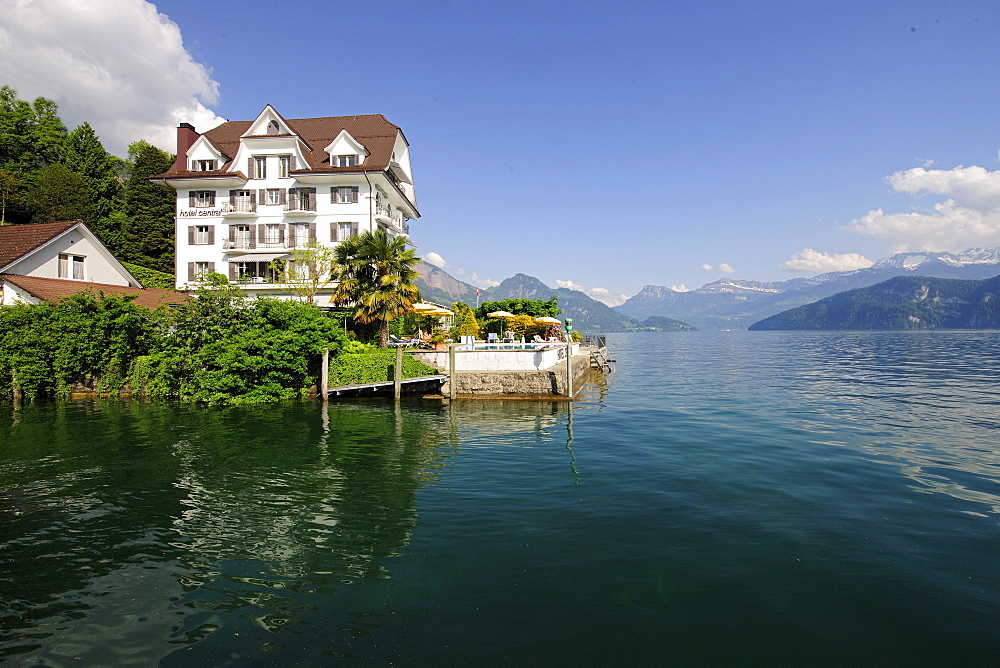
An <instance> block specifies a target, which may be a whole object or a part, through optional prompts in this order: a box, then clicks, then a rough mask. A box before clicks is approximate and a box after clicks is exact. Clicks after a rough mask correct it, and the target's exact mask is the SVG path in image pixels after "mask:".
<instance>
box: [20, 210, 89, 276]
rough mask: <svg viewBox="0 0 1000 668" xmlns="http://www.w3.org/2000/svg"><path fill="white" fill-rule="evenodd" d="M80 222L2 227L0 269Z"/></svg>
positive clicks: (63, 221) (67, 221) (61, 221)
mask: <svg viewBox="0 0 1000 668" xmlns="http://www.w3.org/2000/svg"><path fill="white" fill-rule="evenodd" d="M82 222H83V221H82V220H60V221H57V222H54V223H32V224H29V225H4V226H2V227H0V269H2V268H3V267H6V266H7V265H9V264H11V263H12V262H14V261H16V260H20V259H21V258H22V257H24V256H25V255H27V254H28V253H30V252H31V251H33V250H35V249H36V248H38V247H39V246H42V245H43V244H45V243H47V242H49V241H51V240H52V239H54V238H56V237H57V236H59V235H60V234H62V233H63V232H65V231H67V230H68V229H70V228H71V227H74V226H75V225H78V224H80V223H82Z"/></svg>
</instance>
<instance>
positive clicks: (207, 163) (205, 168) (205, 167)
mask: <svg viewBox="0 0 1000 668" xmlns="http://www.w3.org/2000/svg"><path fill="white" fill-rule="evenodd" d="M192 162H193V163H194V164H193V171H196V172H211V171H214V170H215V165H216V162H215V160H192Z"/></svg>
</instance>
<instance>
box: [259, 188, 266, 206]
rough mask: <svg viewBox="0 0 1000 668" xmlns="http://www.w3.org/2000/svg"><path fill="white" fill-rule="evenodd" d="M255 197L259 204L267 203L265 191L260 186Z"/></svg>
mask: <svg viewBox="0 0 1000 668" xmlns="http://www.w3.org/2000/svg"><path fill="white" fill-rule="evenodd" d="M257 199H258V200H259V201H260V203H261V204H267V191H266V190H264V189H263V188H261V189H260V190H258V191H257Z"/></svg>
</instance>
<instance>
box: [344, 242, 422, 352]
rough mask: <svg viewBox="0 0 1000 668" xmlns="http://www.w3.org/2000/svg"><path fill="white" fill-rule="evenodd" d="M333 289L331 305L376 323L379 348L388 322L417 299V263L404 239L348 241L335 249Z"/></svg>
mask: <svg viewBox="0 0 1000 668" xmlns="http://www.w3.org/2000/svg"><path fill="white" fill-rule="evenodd" d="M335 257H336V260H337V265H338V266H337V267H336V269H335V270H334V278H335V279H336V280H337V287H336V289H335V291H334V294H333V301H334V302H335V303H338V304H351V305H353V309H354V318H355V319H356V320H358V321H359V322H362V323H369V322H377V323H378V325H379V345H381V346H382V347H383V348H385V347H386V346H387V345H388V342H389V321H390V320H392V319H393V318H397V317H399V316H400V315H403V314H404V313H407V312H408V311H410V310H411V309H412V308H413V304H414V302H416V301H417V299H419V296H420V291H419V290H418V289H417V286H416V283H415V281H416V280H417V276H418V274H417V272H416V270H415V269H414V268H413V267H414V266H415V265H416V264H418V263H419V262H420V258H418V257H416V256H415V255H414V252H413V249H412V248H406V237H396V238H395V239H390V238H389V234H388V233H387V232H386V231H385V230H381V229H380V230H378V231H377V232H374V233H373V232H363V233H362V234H360V235H357V236H353V237H349V238H348V239H346V240H345V241H343V242H341V243H340V244H339V245H338V246H337V247H336V249H335Z"/></svg>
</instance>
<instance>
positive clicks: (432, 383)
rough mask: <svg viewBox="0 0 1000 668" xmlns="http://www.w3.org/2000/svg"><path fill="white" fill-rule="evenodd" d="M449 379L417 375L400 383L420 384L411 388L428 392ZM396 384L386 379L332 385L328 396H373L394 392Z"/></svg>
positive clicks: (438, 376) (442, 375) (444, 376)
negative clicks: (376, 381)
mask: <svg viewBox="0 0 1000 668" xmlns="http://www.w3.org/2000/svg"><path fill="white" fill-rule="evenodd" d="M446 380H448V375H447V374H441V375H436V376H417V377H416V378H403V379H402V380H400V381H399V385H401V386H405V385H418V387H413V388H411V389H413V390H416V391H418V392H428V391H432V390H438V391H440V389H441V385H443V384H444V382H445V381H446ZM419 384H426V385H427V387H420V386H419ZM395 386H396V381H394V380H384V381H382V382H379V383H358V384H355V385H341V386H339V387H331V388H328V389H327V396H328V397H340V396H371V395H380V394H389V395H391V394H393V391H394V389H395Z"/></svg>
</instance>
